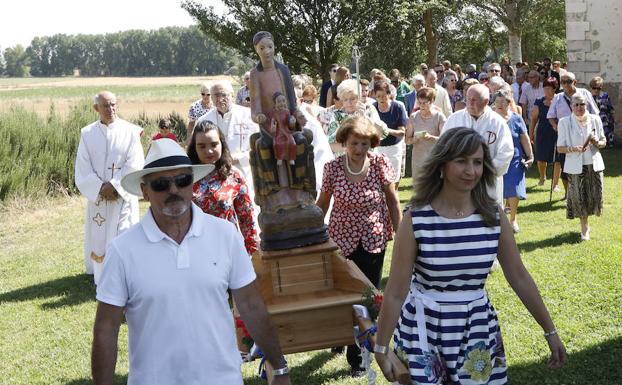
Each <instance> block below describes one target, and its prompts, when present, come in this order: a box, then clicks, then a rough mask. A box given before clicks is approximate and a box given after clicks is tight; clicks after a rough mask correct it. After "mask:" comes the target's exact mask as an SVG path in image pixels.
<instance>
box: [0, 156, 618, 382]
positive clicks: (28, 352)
mask: <svg viewBox="0 0 622 385" xmlns="http://www.w3.org/2000/svg"><path fill="white" fill-rule="evenodd" d="M604 157H605V164H606V166H607V170H606V171H605V208H604V213H603V216H602V217H599V218H596V217H590V224H591V227H592V240H591V241H590V242H584V243H581V242H580V241H579V223H578V220H573V221H570V220H566V219H565V205H564V202H563V201H560V198H561V193H555V194H554V195H553V198H554V199H553V202H552V203H551V204H549V202H548V197H549V195H548V190H547V189H545V188H543V187H533V186H535V184H536V182H537V178H536V174H535V170H533V169H532V170H531V171H530V174H529V179H528V182H527V184H528V186H530V187H529V191H528V200H527V201H522V202H521V204H520V207H519V221H520V225H521V232H520V233H519V234H518V235H517V241H518V244H519V248H520V250H521V254H522V258H523V260H524V262H525V264H526V265H527V268H528V269H529V271H530V272H531V273H532V275H533V277H534V279H535V281H536V282H537V284H538V286H539V288H540V291H541V293H542V296H543V297H544V301H545V302H546V304H547V306H548V308H549V311H550V312H551V314H552V316H553V319H554V321H555V322H556V325H557V328H558V330H559V332H560V334H561V337H562V339H563V341H564V342H565V343H566V347H567V349H568V352H569V354H570V359H569V362H568V365H567V366H566V367H565V368H563V369H561V370H557V371H550V370H548V369H546V367H545V364H544V362H545V360H546V358H547V357H548V349H547V346H546V343H545V340H544V338H543V337H542V331H541V330H540V328H539V327H538V325H537V324H536V323H535V321H533V319H531V317H530V316H529V314H528V313H527V311H526V310H525V308H524V307H523V306H522V305H521V304H520V302H519V300H518V298H517V297H516V295H515V294H514V293H513V292H512V291H511V289H510V288H509V286H508V284H507V283H506V282H505V280H504V278H503V274H502V273H501V271H500V270H496V271H494V272H493V273H492V275H491V276H490V278H489V280H488V285H487V287H488V291H489V293H490V298H491V301H492V302H493V304H494V306H495V308H496V309H497V311H498V314H499V319H500V322H501V328H502V331H503V335H504V339H505V344H506V354H507V356H508V363H509V378H510V384H512V385H533V384H556V385H562V384H563V385H571V384H576V385H588V384H589V385H601V384H602V385H605V384H619V383H621V382H622V380H621V378H622V369H620V360H622V326H621V324H622V306H621V302H622V285H621V284H620V278H619V275H620V272H622V218H621V216H620V213H622V211H621V210H620V209H621V207H620V206H621V205H622V176H621V174H622V153H621V152H620V150H619V149H618V150H614V151H611V150H607V151H604ZM409 183H410V181H409V180H404V181H403V182H402V186H403V187H402V188H401V191H400V198H401V199H402V202H405V201H407V200H408V198H409V194H410V192H409V191H408V189H407V188H406V187H405V186H408V185H409ZM84 205H85V203H84V200H83V199H81V198H62V199H48V200H43V201H37V202H34V203H33V202H30V201H14V202H12V203H11V204H9V205H8V206H9V207H8V208H7V207H5V209H4V211H1V212H0V223H2V224H3V226H1V227H0V384H3V385H4V384H11V385H31V384H70V385H83V384H84V385H86V384H90V383H91V381H90V346H91V333H92V327H93V319H94V314H95V301H94V300H93V297H94V288H93V285H92V284H91V283H90V280H89V278H87V277H86V276H85V275H83V274H82V272H83V263H82V223H83V215H84V212H83V209H84ZM144 207H145V206H144V205H143V209H144ZM387 256H388V257H387V260H386V262H385V269H384V274H385V277H386V275H388V269H389V264H390V253H388V254H387ZM126 339H127V327H126V326H125V325H123V326H122V328H121V336H120V344H119V346H120V350H121V351H120V354H119V361H118V364H117V373H118V376H117V383H119V384H121V383H125V381H126V379H127V377H126V375H127V369H128V363H127V346H126ZM288 359H289V361H290V366H291V367H292V382H293V383H294V384H305V385H317V384H338V385H346V384H347V385H353V384H359V383H364V381H363V380H360V379H358V380H354V379H352V378H349V377H348V365H347V362H346V359H345V355H338V356H335V355H332V354H330V353H329V352H328V351H327V350H322V351H316V352H309V353H300V354H294V355H291V356H289V357H288ZM242 370H243V374H244V378H245V383H246V384H253V385H259V384H264V382H262V381H261V380H260V379H259V378H258V377H257V375H256V371H257V363H251V364H245V365H243V367H242ZM379 377H380V378H379V380H378V384H386V383H387V382H386V381H384V379H383V378H382V375H381V374H379Z"/></svg>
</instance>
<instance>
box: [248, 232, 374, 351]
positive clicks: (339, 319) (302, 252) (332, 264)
mask: <svg viewBox="0 0 622 385" xmlns="http://www.w3.org/2000/svg"><path fill="white" fill-rule="evenodd" d="M253 265H254V267H255V272H256V273H257V282H258V287H259V288H260V291H261V295H262V296H263V299H264V301H265V303H266V306H267V308H268V312H269V313H270V317H271V320H272V323H273V324H274V326H275V328H276V329H277V331H278V335H279V340H280V343H281V348H282V349H283V352H284V353H285V354H289V353H298V352H305V351H310V350H317V349H325V348H331V347H339V346H344V345H350V344H352V341H353V338H354V332H353V325H354V319H353V317H352V305H354V304H360V303H361V302H362V301H363V292H364V291H365V289H366V288H368V287H373V285H372V283H371V282H370V281H369V280H368V279H367V277H365V275H364V274H363V273H362V272H361V271H360V270H359V268H358V267H357V266H356V265H355V264H354V262H352V261H348V260H346V259H345V258H343V257H342V256H341V252H340V251H339V248H338V247H337V245H336V244H335V243H334V242H333V241H332V240H329V241H328V242H325V243H322V244H317V245H313V246H307V247H300V248H295V249H290V250H280V251H258V252H257V253H255V254H254V255H253Z"/></svg>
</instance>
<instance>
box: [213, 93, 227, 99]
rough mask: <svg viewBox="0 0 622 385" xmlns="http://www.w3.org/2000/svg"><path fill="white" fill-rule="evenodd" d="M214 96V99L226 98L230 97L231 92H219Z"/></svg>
mask: <svg viewBox="0 0 622 385" xmlns="http://www.w3.org/2000/svg"><path fill="white" fill-rule="evenodd" d="M212 96H213V97H214V99H226V98H228V97H229V94H225V93H219V94H214V95H212Z"/></svg>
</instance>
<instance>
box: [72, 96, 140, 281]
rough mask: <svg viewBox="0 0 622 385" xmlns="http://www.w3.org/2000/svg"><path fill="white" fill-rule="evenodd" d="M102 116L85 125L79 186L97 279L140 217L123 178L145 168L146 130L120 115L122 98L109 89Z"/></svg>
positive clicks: (100, 101)
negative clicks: (116, 241)
mask: <svg viewBox="0 0 622 385" xmlns="http://www.w3.org/2000/svg"><path fill="white" fill-rule="evenodd" d="M94 108H95V110H96V111H97V112H98V113H99V118H100V119H99V120H98V121H96V122H94V123H92V124H90V125H88V126H86V127H84V128H82V130H81V133H80V144H79V145H78V153H77V157H76V164H75V182H76V186H77V187H78V189H79V190H80V192H81V193H82V195H84V196H85V197H86V198H87V200H88V202H87V208H86V217H85V222H84V263H85V268H86V273H87V274H93V275H94V280H95V284H97V283H98V282H99V276H100V274H101V271H102V268H103V261H104V258H105V253H106V246H107V245H108V243H109V242H110V241H111V240H112V239H113V238H114V237H116V236H117V235H118V234H119V233H121V232H123V231H125V230H127V229H128V228H129V227H130V226H132V225H133V224H135V223H137V222H138V219H139V212H138V198H137V197H136V196H134V195H132V194H129V193H128V192H127V191H125V189H123V187H122V186H121V178H123V176H124V175H125V174H127V173H129V172H132V171H135V170H140V169H142V167H143V163H144V155H143V148H142V145H141V143H140V134H141V133H142V129H141V128H140V127H138V126H136V125H134V124H131V123H129V122H127V121H125V120H123V119H120V118H118V117H117V115H116V97H115V96H114V94H112V93H111V92H108V91H103V92H100V93H99V94H97V96H96V97H95V104H94Z"/></svg>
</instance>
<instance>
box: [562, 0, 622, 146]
mask: <svg viewBox="0 0 622 385" xmlns="http://www.w3.org/2000/svg"><path fill="white" fill-rule="evenodd" d="M566 42H567V44H568V46H567V48H568V70H569V71H571V72H573V73H574V74H575V75H576V77H577V83H581V86H584V87H585V88H588V87H587V84H588V83H589V82H590V79H591V78H592V77H594V76H600V77H602V78H603V80H604V82H605V86H604V90H605V91H607V92H608V93H609V95H610V96H611V99H612V100H613V103H614V106H615V115H616V116H615V117H616V131H615V132H616V134H617V136H618V138H622V1H620V0H566Z"/></svg>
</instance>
